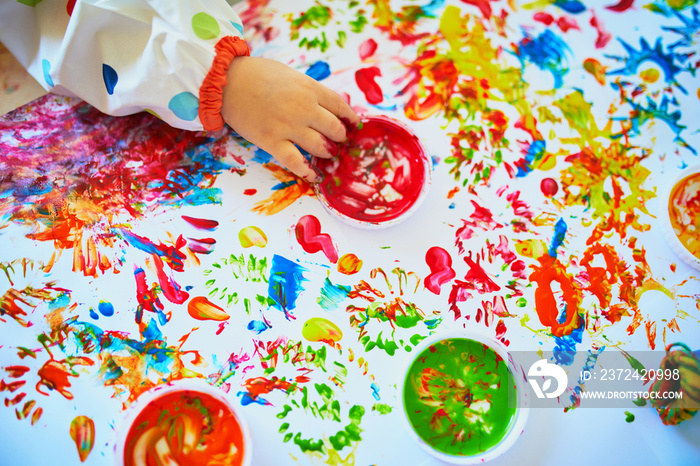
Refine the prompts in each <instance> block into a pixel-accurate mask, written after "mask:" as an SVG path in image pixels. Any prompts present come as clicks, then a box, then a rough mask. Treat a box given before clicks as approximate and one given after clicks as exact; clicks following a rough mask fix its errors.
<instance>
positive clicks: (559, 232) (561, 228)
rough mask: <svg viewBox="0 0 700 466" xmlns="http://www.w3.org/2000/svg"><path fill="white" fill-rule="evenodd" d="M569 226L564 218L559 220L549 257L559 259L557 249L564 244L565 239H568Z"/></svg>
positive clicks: (555, 227)
mask: <svg viewBox="0 0 700 466" xmlns="http://www.w3.org/2000/svg"><path fill="white" fill-rule="evenodd" d="M568 228H569V227H568V226H567V225H566V222H565V221H564V219H563V218H560V219H559V220H557V223H556V225H554V237H553V238H552V243H551V244H550V245H549V251H548V252H549V255H550V256H552V257H557V249H559V248H560V247H561V245H562V244H564V239H566V231H567V230H568Z"/></svg>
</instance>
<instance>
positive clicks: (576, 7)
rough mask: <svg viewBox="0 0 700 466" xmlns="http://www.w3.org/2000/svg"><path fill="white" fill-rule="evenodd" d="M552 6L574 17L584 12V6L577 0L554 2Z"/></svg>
mask: <svg viewBox="0 0 700 466" xmlns="http://www.w3.org/2000/svg"><path fill="white" fill-rule="evenodd" d="M554 4H555V5H556V6H558V7H559V8H561V9H562V10H564V11H566V12H567V13H571V14H574V15H576V14H578V13H583V12H584V11H586V5H584V4H583V3H581V2H579V1H578V0H556V1H555V2H554Z"/></svg>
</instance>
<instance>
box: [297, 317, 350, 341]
mask: <svg viewBox="0 0 700 466" xmlns="http://www.w3.org/2000/svg"><path fill="white" fill-rule="evenodd" d="M301 335H302V336H303V337H304V338H305V339H307V340H308V341H322V342H324V343H331V342H333V343H335V342H337V341H340V339H341V338H343V332H342V331H341V330H340V328H339V327H338V326H337V325H335V324H334V323H333V322H331V321H330V320H328V319H325V318H323V317H312V318H310V319H309V320H307V321H306V322H305V323H304V328H302V330H301Z"/></svg>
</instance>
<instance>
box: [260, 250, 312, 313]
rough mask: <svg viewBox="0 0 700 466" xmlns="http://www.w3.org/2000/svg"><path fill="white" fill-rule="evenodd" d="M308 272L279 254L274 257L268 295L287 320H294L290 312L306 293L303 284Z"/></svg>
mask: <svg viewBox="0 0 700 466" xmlns="http://www.w3.org/2000/svg"><path fill="white" fill-rule="evenodd" d="M307 271H308V269H306V268H305V267H302V266H301V265H299V264H297V263H296V262H292V261H290V260H289V259H287V258H285V257H282V256H279V255H277V254H275V255H274V256H273V257H272V266H271V269H270V279H269V281H268V287H267V293H268V295H269V297H270V298H271V299H272V300H273V301H274V304H273V307H276V308H277V309H279V310H280V311H282V312H284V316H285V318H287V320H289V319H290V317H291V318H294V316H293V315H291V314H290V312H289V311H291V310H292V309H294V308H296V301H297V298H299V295H300V294H301V292H302V291H304V289H303V287H302V285H301V284H302V282H304V281H306V280H307V279H306V278H304V275H303V273H304V272H307Z"/></svg>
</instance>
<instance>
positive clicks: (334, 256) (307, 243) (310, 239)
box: [296, 215, 338, 264]
mask: <svg viewBox="0 0 700 466" xmlns="http://www.w3.org/2000/svg"><path fill="white" fill-rule="evenodd" d="M296 236H297V241H298V242H299V244H300V245H301V247H302V248H304V251H306V252H308V253H310V254H313V253H316V252H319V251H323V253H324V254H325V255H326V257H327V258H328V260H329V261H331V262H332V263H334V264H335V263H336V262H338V248H337V247H336V246H335V244H333V239H331V237H330V235H328V234H327V233H321V222H319V221H318V219H317V218H316V217H314V216H313V215H305V216H303V217H301V218H300V219H299V221H298V222H297V226H296Z"/></svg>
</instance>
